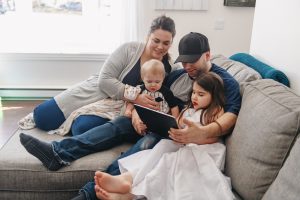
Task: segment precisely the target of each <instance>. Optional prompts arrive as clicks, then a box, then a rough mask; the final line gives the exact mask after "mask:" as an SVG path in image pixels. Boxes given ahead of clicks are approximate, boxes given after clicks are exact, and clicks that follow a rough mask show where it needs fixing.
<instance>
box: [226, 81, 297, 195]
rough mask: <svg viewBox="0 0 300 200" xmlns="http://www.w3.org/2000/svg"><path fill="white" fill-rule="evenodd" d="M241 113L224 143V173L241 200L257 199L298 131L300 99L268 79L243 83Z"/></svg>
mask: <svg viewBox="0 0 300 200" xmlns="http://www.w3.org/2000/svg"><path fill="white" fill-rule="evenodd" d="M243 87H244V93H243V98H242V106H241V110H240V113H239V116H238V119H237V122H236V125H235V128H234V130H233V132H232V134H231V135H230V136H229V137H228V138H227V140H226V146H227V153H226V167H225V173H226V175H227V176H230V177H231V180H232V186H233V188H234V189H235V191H236V192H237V193H238V194H239V195H240V196H241V197H242V198H243V199H251V200H254V199H261V198H262V196H263V195H264V193H265V192H266V190H267V189H268V188H269V186H270V185H271V183H272V182H273V181H274V179H275V178H276V176H277V174H278V172H279V170H280V168H281V166H282V165H283V163H284V160H285V158H286V156H287V154H288V152H289V150H290V148H291V146H292V144H293V141H294V139H295V137H296V135H297V134H298V132H299V126H300V125H299V113H300V96H298V95H297V94H295V93H294V92H293V91H292V90H290V89H289V88H288V87H286V86H284V85H282V84H280V83H278V82H276V81H273V80H271V79H261V80H257V81H251V82H248V83H245V84H243Z"/></svg>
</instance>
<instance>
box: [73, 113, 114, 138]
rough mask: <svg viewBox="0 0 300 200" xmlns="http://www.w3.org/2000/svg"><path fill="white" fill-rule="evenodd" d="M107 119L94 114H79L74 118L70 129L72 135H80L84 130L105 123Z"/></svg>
mask: <svg viewBox="0 0 300 200" xmlns="http://www.w3.org/2000/svg"><path fill="white" fill-rule="evenodd" d="M107 121H109V119H105V118H102V117H99V116H94V115H81V116H79V117H78V118H77V119H75V120H74V122H73V124H72V127H71V130H72V135H73V136H75V135H81V134H83V133H85V132H86V131H88V130H90V129H92V128H94V127H97V126H101V125H103V124H105V123H106V122H107Z"/></svg>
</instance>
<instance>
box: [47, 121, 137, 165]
mask: <svg viewBox="0 0 300 200" xmlns="http://www.w3.org/2000/svg"><path fill="white" fill-rule="evenodd" d="M140 138H141V136H140V135H139V134H137V133H136V132H135V130H134V128H133V126H132V124H131V119H130V118H128V117H124V116H121V117H117V118H116V119H114V120H111V121H109V122H107V123H105V124H103V125H101V126H98V127H95V128H93V129H91V130H89V131H87V132H85V133H83V134H81V135H76V136H73V137H69V138H66V139H64V140H61V141H59V142H57V141H54V142H52V146H53V150H54V153H55V155H56V156H57V158H58V159H59V160H60V161H61V162H62V163H65V164H68V163H70V162H72V161H74V160H76V159H79V158H81V157H83V156H86V155H89V154H92V153H95V152H99V151H103V150H107V149H110V148H112V147H115V146H118V145H120V144H122V143H124V142H131V143H135V142H137V141H138V140H139V139H140Z"/></svg>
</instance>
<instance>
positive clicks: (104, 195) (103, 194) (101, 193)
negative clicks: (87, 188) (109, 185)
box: [95, 185, 133, 200]
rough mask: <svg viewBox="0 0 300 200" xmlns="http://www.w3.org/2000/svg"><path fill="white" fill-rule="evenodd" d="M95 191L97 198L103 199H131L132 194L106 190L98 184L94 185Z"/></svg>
mask: <svg viewBox="0 0 300 200" xmlns="http://www.w3.org/2000/svg"><path fill="white" fill-rule="evenodd" d="M95 191H96V196H97V198H98V199H103V200H132V199H133V195H132V194H130V193H127V194H120V193H112V192H107V191H106V190H104V189H103V188H101V187H99V185H95Z"/></svg>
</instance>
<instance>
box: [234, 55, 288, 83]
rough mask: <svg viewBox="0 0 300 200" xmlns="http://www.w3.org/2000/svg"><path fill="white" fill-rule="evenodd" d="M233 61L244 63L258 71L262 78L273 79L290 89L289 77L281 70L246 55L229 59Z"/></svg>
mask: <svg viewBox="0 0 300 200" xmlns="http://www.w3.org/2000/svg"><path fill="white" fill-rule="evenodd" d="M229 58H230V59H232V60H235V61H238V62H241V63H244V64H245V65H247V66H249V67H251V68H252V69H254V70H256V71H257V72H258V73H260V75H261V76H262V78H265V79H273V80H275V81H278V82H279V83H282V84H284V85H286V86H288V87H290V82H289V79H288V78H287V76H286V75H285V74H284V73H283V72H282V71H280V70H277V69H275V68H273V67H271V66H269V65H267V64H265V63H263V62H261V61H259V60H257V59H256V58H254V57H253V56H251V55H249V54H246V53H237V54H234V55H232V56H230V57H229Z"/></svg>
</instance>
